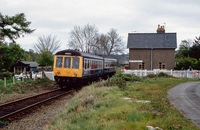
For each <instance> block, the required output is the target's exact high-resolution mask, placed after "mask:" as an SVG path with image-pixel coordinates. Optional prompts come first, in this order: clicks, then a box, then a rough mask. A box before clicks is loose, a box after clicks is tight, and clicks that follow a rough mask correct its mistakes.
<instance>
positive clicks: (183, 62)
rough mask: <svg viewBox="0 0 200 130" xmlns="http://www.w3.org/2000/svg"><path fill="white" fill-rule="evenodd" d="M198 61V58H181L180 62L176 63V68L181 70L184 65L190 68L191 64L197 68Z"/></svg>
mask: <svg viewBox="0 0 200 130" xmlns="http://www.w3.org/2000/svg"><path fill="white" fill-rule="evenodd" d="M196 61H197V60H196V59H194V58H190V57H185V58H181V59H180V60H179V62H178V63H177V64H176V67H175V69H177V70H181V68H182V67H184V68H185V69H189V67H190V66H191V67H192V68H195V63H196Z"/></svg>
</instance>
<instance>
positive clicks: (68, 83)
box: [54, 72, 115, 88]
mask: <svg viewBox="0 0 200 130" xmlns="http://www.w3.org/2000/svg"><path fill="white" fill-rule="evenodd" d="M114 74H115V72H110V73H104V74H99V75H90V76H83V77H81V78H78V77H60V76H54V79H55V81H56V83H57V84H58V85H59V87H60V88H63V87H65V88H69V87H70V88H73V87H78V86H80V85H88V84H90V83H92V82H94V81H98V80H99V79H104V80H105V79H107V78H108V77H111V76H112V75H114Z"/></svg>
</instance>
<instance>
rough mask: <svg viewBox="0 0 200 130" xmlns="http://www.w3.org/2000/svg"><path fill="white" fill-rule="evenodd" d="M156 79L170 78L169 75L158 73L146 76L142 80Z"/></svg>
mask: <svg viewBox="0 0 200 130" xmlns="http://www.w3.org/2000/svg"><path fill="white" fill-rule="evenodd" d="M158 77H165V78H167V77H172V76H171V75H168V74H167V73H163V72H160V73H158V74H148V75H147V76H145V77H144V78H158Z"/></svg>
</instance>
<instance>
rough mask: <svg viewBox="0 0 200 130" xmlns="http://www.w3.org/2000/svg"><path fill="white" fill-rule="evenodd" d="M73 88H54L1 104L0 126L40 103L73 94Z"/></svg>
mask: <svg viewBox="0 0 200 130" xmlns="http://www.w3.org/2000/svg"><path fill="white" fill-rule="evenodd" d="M71 93H73V90H71V91H67V90H64V89H58V90H53V91H50V92H47V93H43V94H39V95H35V96H31V97H27V98H23V99H19V100H15V101H12V102H9V103H5V104H2V105H0V122H1V124H0V127H1V126H2V125H4V122H7V121H9V122H10V121H12V120H14V119H17V118H18V116H21V115H20V113H21V114H22V115H24V114H26V112H25V111H27V110H30V109H32V108H34V107H36V106H38V105H41V104H43V103H45V102H49V101H51V100H53V99H55V98H58V97H61V96H63V95H67V94H71Z"/></svg>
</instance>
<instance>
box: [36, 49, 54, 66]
mask: <svg viewBox="0 0 200 130" xmlns="http://www.w3.org/2000/svg"><path fill="white" fill-rule="evenodd" d="M37 61H38V63H39V64H40V66H53V55H52V53H50V52H42V53H41V54H40V57H39V58H38V59H37Z"/></svg>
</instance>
